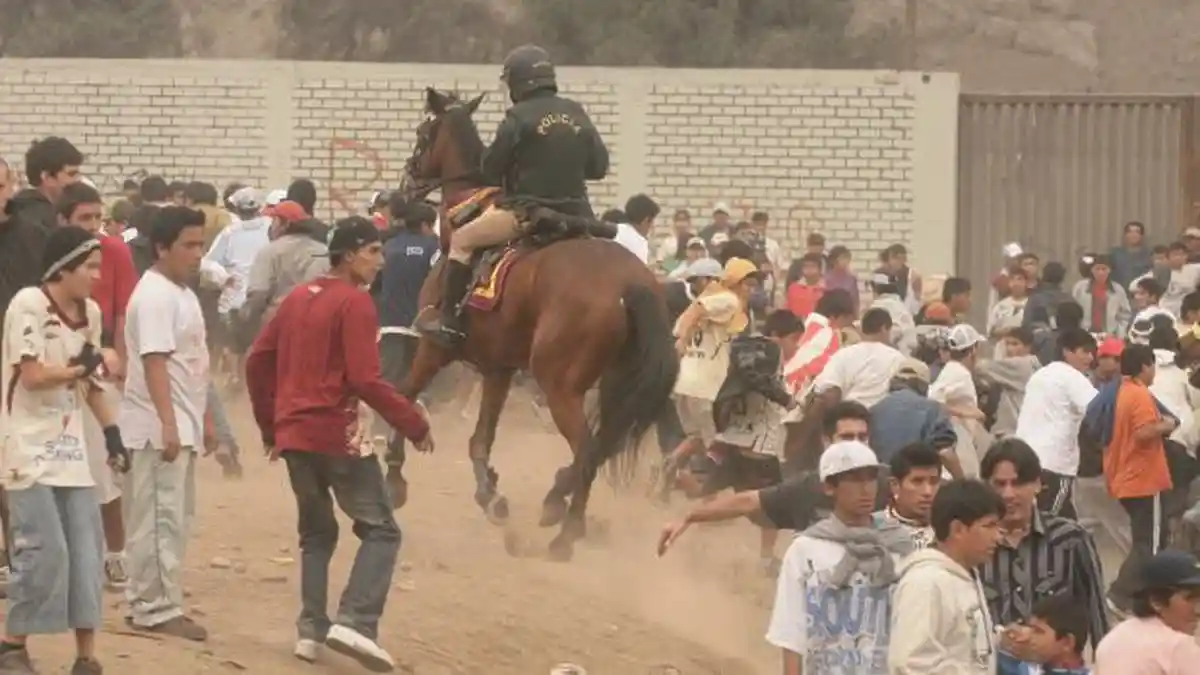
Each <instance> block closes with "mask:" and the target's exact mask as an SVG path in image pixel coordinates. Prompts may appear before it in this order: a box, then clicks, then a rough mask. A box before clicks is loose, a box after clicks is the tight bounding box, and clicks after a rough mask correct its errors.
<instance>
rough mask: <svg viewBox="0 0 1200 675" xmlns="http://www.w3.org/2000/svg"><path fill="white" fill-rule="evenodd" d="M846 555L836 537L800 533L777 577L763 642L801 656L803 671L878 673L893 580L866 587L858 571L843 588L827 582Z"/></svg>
mask: <svg viewBox="0 0 1200 675" xmlns="http://www.w3.org/2000/svg"><path fill="white" fill-rule="evenodd" d="M845 554H846V549H845V547H844V546H842V545H841V544H838V543H836V542H832V541H826V540H823V539H813V538H811V537H807V536H805V535H799V536H797V537H796V538H795V539H793V540H792V543H791V545H790V546H788V550H787V553H786V554H784V556H783V564H782V566H781V567H780V570H779V579H778V581H777V582H776V588H775V606H774V608H773V609H772V610H771V623H770V627H769V628H768V629H767V642H769V643H770V644H771V645H773V646H775V647H778V648H780V649H786V650H788V651H790V652H795V653H796V654H799V655H800V656H801V657H803V659H804V672H805V673H822V674H825V673H828V674H829V675H833V674H835V673H836V674H839V675H840V674H842V673H854V674H855V675H859V674H861V675H873V674H875V673H879V674H880V675H882V674H883V673H886V672H887V652H888V642H889V638H890V635H891V600H892V590H893V589H894V585H893V586H889V587H886V588H878V587H871V586H869V585H867V579H866V577H865V576H864V575H861V574H856V575H855V576H854V578H852V579H851V581H850V585H849V586H848V587H845V588H837V587H835V586H833V585H831V584H829V583H828V582H827V581H826V578H827V574H828V573H829V572H830V571H832V570H833V568H834V567H835V566H836V565H837V564H838V562H840V561H841V559H842V556H844V555H845ZM893 562H895V563H896V564H897V565H898V564H899V561H898V560H894V561H893Z"/></svg>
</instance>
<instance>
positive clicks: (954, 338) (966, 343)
mask: <svg viewBox="0 0 1200 675" xmlns="http://www.w3.org/2000/svg"><path fill="white" fill-rule="evenodd" d="M986 341H987V338H985V337H983V336H982V335H980V334H979V331H977V330H975V327H974V326H972V325H971V324H969V323H960V324H958V325H957V326H955V327H954V328H951V329H950V333H949V334H948V335H946V346H947V347H949V348H950V350H951V351H955V352H961V351H963V350H965V349H970V348H971V347H974V346H975V345H977V344H979V343H980V342H986Z"/></svg>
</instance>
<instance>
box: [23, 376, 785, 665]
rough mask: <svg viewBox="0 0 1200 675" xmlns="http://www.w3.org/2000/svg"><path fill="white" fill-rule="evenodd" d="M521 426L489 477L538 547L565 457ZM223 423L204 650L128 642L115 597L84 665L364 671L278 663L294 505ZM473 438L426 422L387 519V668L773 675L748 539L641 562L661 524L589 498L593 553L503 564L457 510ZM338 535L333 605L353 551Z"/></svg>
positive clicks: (275, 469) (211, 491)
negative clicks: (225, 451) (224, 456)
mask: <svg viewBox="0 0 1200 675" xmlns="http://www.w3.org/2000/svg"><path fill="white" fill-rule="evenodd" d="M530 410H531V406H530V404H529V402H528V400H527V399H525V398H523V397H521V396H519V395H517V394H516V393H514V396H513V398H512V399H510V402H509V409H508V410H507V411H506V418H505V419H504V420H503V421H502V422H501V429H500V433H499V438H498V441H497V447H496V450H495V456H496V460H495V462H496V467H497V469H498V471H499V472H500V474H501V487H502V488H503V491H504V492H505V493H506V494H507V495H508V496H509V498H510V500H511V501H512V502H513V507H514V520H516V521H517V522H520V523H521V524H522V525H523V527H522V528H521V529H522V533H523V534H525V535H526V536H529V537H532V538H536V541H538V543H539V544H540V543H548V542H549V540H550V537H551V533H550V531H543V530H539V529H538V528H537V527H536V524H535V520H536V510H537V507H538V505H539V503H540V501H541V498H542V496H543V495H544V494H545V491H546V489H547V488H548V487H549V485H550V481H551V479H552V475H553V471H554V469H555V468H556V467H557V466H559V465H560V464H561V463H563V462H564V461H565V460H566V458H567V449H566V445H565V443H564V442H563V441H562V440H561V439H560V438H559V437H558V436H557V435H554V434H551V433H549V432H547V431H546V430H545V429H544V428H543V427H542V426H541V425H540V424H539V423H538V421H537V420H536V418H535V417H534V415H532V414H531V412H530ZM231 412H232V413H233V415H234V417H235V421H236V423H237V426H238V436H239V439H240V440H241V441H242V443H243V444H244V445H245V448H246V453H247V457H246V461H245V464H246V475H245V477H244V478H243V479H242V480H241V481H227V480H225V479H223V478H222V476H221V474H220V471H219V469H218V467H217V466H216V464H215V462H213V461H211V460H205V461H203V462H202V463H201V466H200V470H199V472H198V480H199V504H198V514H197V519H196V526H195V529H194V533H193V536H192V546H191V548H190V549H189V551H188V565H187V572H186V575H185V586H186V588H187V589H188V592H189V595H190V598H189V600H190V603H191V605H190V608H189V609H190V611H191V613H192V615H193V616H195V617H196V619H197V620H198V621H200V622H201V623H203V624H204V625H206V626H207V627H208V628H209V630H210V632H211V638H210V640H209V642H208V643H207V644H204V645H193V644H185V643H183V642H181V641H178V640H174V639H168V640H157V639H149V638H147V637H144V636H135V635H132V634H130V633H129V632H128V631H126V630H125V628H124V625H123V620H122V617H123V612H122V608H121V604H120V598H119V596H117V595H111V596H110V602H109V610H108V612H107V615H106V620H105V630H104V633H103V634H102V635H101V636H100V638H99V654H98V656H99V657H100V659H101V661H102V662H103V663H104V665H105V667H106V671H107V672H108V673H112V674H116V675H150V674H151V673H154V674H155V675H158V674H159V673H162V672H164V668H166V669H168V671H169V672H170V673H172V675H192V674H193V673H222V672H231V673H234V672H247V673H263V674H274V673H305V672H311V673H314V674H326V673H327V674H340V673H347V674H351V673H362V672H366V671H364V670H362V669H361V668H359V667H358V666H357V664H355V663H353V662H351V661H349V660H347V659H345V658H343V657H340V656H338V655H336V654H332V653H326V654H325V655H323V656H322V662H321V663H319V664H318V665H315V666H308V665H306V664H303V663H302V662H299V661H296V660H295V659H294V658H293V657H292V656H291V648H292V642H293V639H294V635H295V634H294V628H293V621H294V619H295V616H296V613H297V610H298V607H299V596H298V587H299V566H298V562H296V561H295V559H296V558H298V552H297V540H296V534H295V507H294V503H293V501H292V496H291V493H290V491H289V489H288V485H287V479H286V474H285V470H284V468H283V466H282V465H281V464H276V465H271V464H268V463H267V462H266V460H265V459H263V458H261V456H260V455H259V453H258V443H257V442H256V441H257V434H256V433H255V431H254V428H253V425H252V422H251V421H250V417H249V412H248V404H247V403H246V402H245V401H244V400H243V401H241V402H237V403H233V404H231ZM473 422H474V418H473V417H472V418H471V419H470V420H464V419H463V417H462V416H461V415H459V414H458V413H457V412H453V411H445V412H440V413H435V419H434V424H435V427H434V428H435V430H436V434H437V435H436V439H437V442H438V448H437V451H436V453H435V454H434V455H431V456H420V457H415V458H413V459H412V460H411V461H410V463H409V469H408V478H409V481H410V483H411V488H410V501H409V504H408V505H407V506H406V507H405V508H404V509H403V510H401V511H400V512H399V521H400V525H401V528H402V530H403V532H404V543H403V547H402V549H401V561H402V562H401V563H400V565H399V567H398V569H397V572H396V577H395V581H394V583H393V587H392V594H391V597H390V598H389V604H388V607H387V611H386V614H385V616H384V619H383V622H382V625H381V637H380V642H381V643H382V644H383V645H384V646H385V647H386V648H387V649H388V650H389V651H391V653H392V654H393V656H395V657H396V658H397V660H398V661H399V662H401V667H400V668H398V672H409V673H419V674H421V675H449V674H451V673H465V674H469V675H476V674H478V675H484V674H486V675H502V674H507V673H511V674H513V675H542V674H545V673H548V672H549V671H550V669H551V668H552V667H553V666H554V665H555V664H557V663H560V662H570V663H575V664H578V665H580V666H582V667H584V668H585V669H587V672H588V673H589V674H590V675H643V674H646V675H653V674H658V675H666V674H668V673H680V674H682V675H698V674H711V675H753V674H754V673H761V672H769V671H770V670H772V669H773V668H774V667H777V665H776V664H777V663H778V656H777V655H776V654H775V653H774V651H773V650H771V649H770V648H768V647H767V646H766V645H765V643H764V642H763V639H762V635H763V633H764V631H765V628H766V620H767V608H768V607H769V606H770V598H771V595H772V593H773V583H772V582H769V581H767V580H765V579H764V578H763V577H762V575H761V573H759V572H757V571H756V567H755V565H754V562H755V560H756V555H755V544H756V540H757V535H756V533H755V531H754V530H753V529H752V528H751V526H750V525H749V524H747V523H744V522H739V523H734V524H731V525H728V526H721V527H717V528H714V529H712V530H709V531H704V532H691V533H689V534H688V536H686V537H685V538H684V540H683V541H681V542H680V544H679V546H678V547H677V550H673V551H672V552H671V554H670V555H669V556H667V557H666V558H664V559H657V558H656V557H655V555H654V541H655V534H656V532H657V530H658V528H659V526H660V525H661V524H662V523H663V522H664V520H665V519H666V518H667V517H668V516H669V511H668V510H664V509H663V508H662V507H657V506H654V505H652V504H650V503H649V502H648V501H647V500H646V499H645V498H644V497H642V496H641V495H640V494H629V495H617V494H615V492H614V490H613V489H612V488H610V487H609V486H608V485H607V484H604V483H603V482H598V483H597V489H596V490H595V492H594V498H593V502H592V509H591V511H592V514H593V515H594V516H595V517H596V518H597V519H598V520H599V527H594V528H593V534H594V535H595V537H594V538H595V539H596V541H594V542H589V543H586V544H582V545H580V546H579V547H578V548H577V549H576V554H575V559H574V560H573V561H571V562H570V563H555V562H549V561H547V560H544V559H517V558H513V557H510V556H509V555H508V554H506V553H505V550H504V545H503V535H502V531H501V530H500V529H498V528H496V527H494V526H492V525H491V524H489V523H488V522H487V521H486V520H485V519H484V518H483V516H482V514H481V513H480V512H479V511H478V509H477V508H476V506H475V505H474V503H473V502H472V500H471V493H472V489H473V480H472V478H471V470H470V467H469V463H468V461H467V459H466V447H467V436H468V435H469V433H470V430H471V428H472V427H473ZM647 447H648V448H649V447H652V446H647ZM682 507H683V505H682V504H675V505H673V507H672V508H671V510H674V511H678V510H681V509H682ZM342 523H343V525H344V527H343V530H342V539H341V547H340V548H339V550H338V552H337V555H336V557H335V559H334V566H333V572H332V585H331V593H330V595H331V601H332V600H333V599H336V598H337V597H338V595H339V594H340V591H341V585H342V583H343V582H344V580H345V577H346V574H347V573H348V571H349V566H350V562H351V560H352V556H353V554H354V551H355V549H356V547H357V542H356V540H355V539H354V537H353V534H352V533H351V532H350V528H349V527H348V526H345V525H346V523H345V521H344V519H343V521H342ZM696 535H701V536H696ZM220 559H224V560H220ZM333 610H334V607H332V606H331V614H332V613H333ZM31 653H32V655H33V657H34V659H35V660H36V661H37V664H38V666H39V667H40V669H41V672H43V673H62V672H66V670H67V668H68V666H69V664H70V658H71V643H70V639H69V638H65V637H54V638H44V639H40V640H36V641H31Z"/></svg>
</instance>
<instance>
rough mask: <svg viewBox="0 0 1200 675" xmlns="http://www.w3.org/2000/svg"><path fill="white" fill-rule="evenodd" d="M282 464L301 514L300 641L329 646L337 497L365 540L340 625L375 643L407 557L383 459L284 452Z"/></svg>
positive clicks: (348, 584)
mask: <svg viewBox="0 0 1200 675" xmlns="http://www.w3.org/2000/svg"><path fill="white" fill-rule="evenodd" d="M283 459H284V461H285V462H286V463H287V468H288V478H289V479H290V481H291V484H292V492H293V493H294V494H295V495H296V507H297V510H298V512H299V523H298V528H297V529H298V530H299V533H300V600H301V610H300V618H299V619H298V620H297V621H296V632H297V634H298V636H299V637H300V638H301V639H308V640H317V641H324V640H325V636H326V635H327V634H328V633H329V628H330V625H331V621H330V619H329V615H328V597H329V561H330V560H331V559H332V558H333V552H334V549H336V548H337V543H338V523H337V518H336V516H335V515H334V513H333V503H334V500H336V501H337V505H338V507H339V508H341V510H342V513H344V514H346V516H347V517H348V518H350V520H351V521H352V522H353V523H354V535H355V536H356V537H358V539H359V541H360V542H361V543H360V544H359V547H358V553H357V554H356V555H355V557H354V566H353V567H352V568H351V570H350V579H349V580H348V581H347V582H346V588H345V590H343V591H342V599H341V602H340V603H339V606H338V611H337V620H336V622H334V623H337V624H338V625H340V626H345V627H347V628H351V629H353V630H355V631H357V632H358V633H360V634H361V635H364V636H366V637H368V638H370V639H372V640H374V639H375V638H376V636H377V635H378V633H379V618H380V616H382V615H383V607H384V604H385V603H386V601H387V596H388V591H389V590H390V589H391V586H392V573H393V572H394V571H395V569H396V558H397V556H398V555H399V553H400V526H399V525H397V524H396V519H395V518H394V517H393V516H392V496H391V493H390V492H389V491H388V487H387V484H386V483H385V482H384V478H383V469H382V468H380V466H379V460H378V459H377V458H376V457H374V456H371V457H349V456H335V455H324V454H320V453H315V452H297V451H295V450H292V451H284V452H283Z"/></svg>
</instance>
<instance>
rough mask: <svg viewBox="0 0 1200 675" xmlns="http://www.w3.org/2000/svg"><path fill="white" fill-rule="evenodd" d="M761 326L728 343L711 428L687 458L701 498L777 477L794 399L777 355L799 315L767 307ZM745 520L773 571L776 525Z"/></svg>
mask: <svg viewBox="0 0 1200 675" xmlns="http://www.w3.org/2000/svg"><path fill="white" fill-rule="evenodd" d="M766 330H767V334H766V335H765V336H764V335H761V334H757V333H750V334H744V335H740V336H738V337H736V338H734V339H733V341H732V342H731V343H730V348H729V373H728V375H727V376H726V378H725V382H724V384H722V385H721V389H720V391H719V392H718V393H717V398H716V400H715V401H714V402H713V414H712V416H713V424H714V426H715V428H716V430H717V434H716V437H715V439H714V441H713V443H712V444H711V445H709V447H708V452H707V453H706V454H704V455H701V456H699V457H698V458H697V461H693V463H692V471H693V472H696V473H698V474H700V475H701V476H702V477H703V479H702V480H703V484H702V485H700V486H699V487H698V489H697V492H698V496H700V497H701V498H704V497H709V496H711V495H714V494H716V493H718V492H720V491H721V490H724V489H726V488H730V489H732V490H734V491H735V492H742V491H745V490H760V489H762V488H766V487H770V486H772V485H775V484H777V483H780V482H782V481H783V472H782V469H781V466H780V462H779V455H780V449H781V446H782V444H783V438H782V433H781V430H780V429H779V427H780V424H781V417H782V415H781V414H780V413H781V411H782V410H783V409H790V408H792V407H793V406H794V405H795V403H794V401H793V399H792V395H791V394H790V393H789V392H788V390H787V389H786V388H785V387H784V385H783V377H782V374H783V359H784V356H785V353H787V352H791V351H794V345H795V341H796V339H797V337H798V336H799V333H800V327H799V320H798V319H797V318H796V317H795V315H793V314H792V313H791V312H788V311H780V312H777V313H773V314H772V315H771V317H770V320H769V321H768V322H767V326H766ZM788 355H790V353H789V354H788ZM750 520H751V522H753V523H754V524H755V525H757V526H758V527H759V528H760V530H761V533H762V536H761V539H760V541H759V559H760V561H761V563H762V566H763V569H764V570H765V571H767V572H769V573H773V572H774V571H775V570H776V569H777V567H778V561H777V560H776V558H775V540H776V539H777V537H778V535H779V530H777V529H775V528H774V527H773V526H772V525H771V524H770V521H769V520H767V519H766V518H763V517H752V518H751V519H750Z"/></svg>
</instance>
